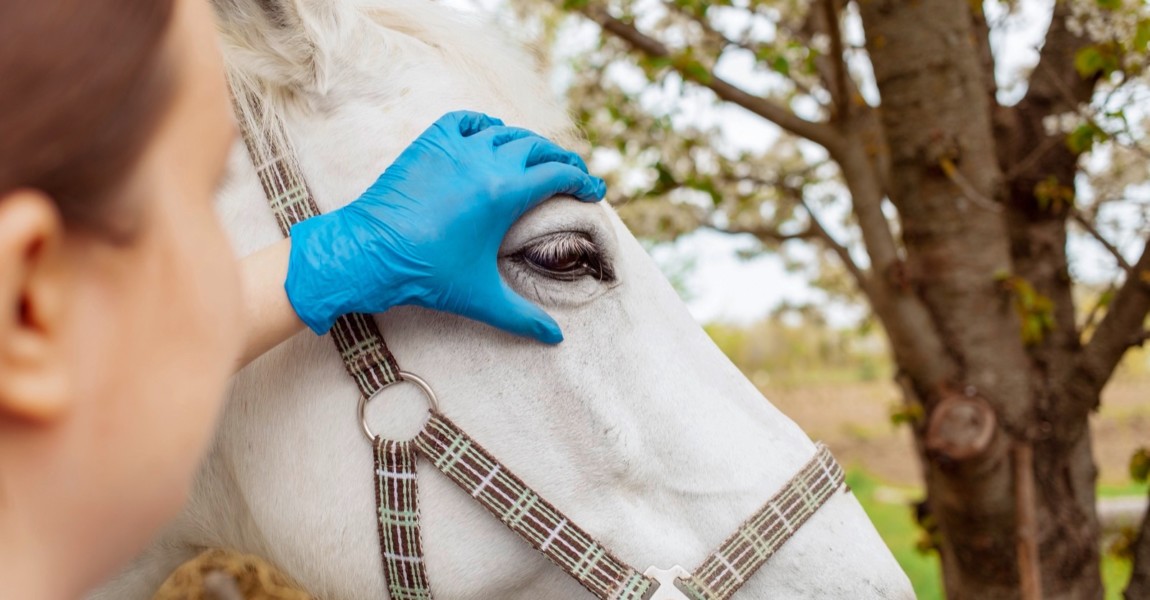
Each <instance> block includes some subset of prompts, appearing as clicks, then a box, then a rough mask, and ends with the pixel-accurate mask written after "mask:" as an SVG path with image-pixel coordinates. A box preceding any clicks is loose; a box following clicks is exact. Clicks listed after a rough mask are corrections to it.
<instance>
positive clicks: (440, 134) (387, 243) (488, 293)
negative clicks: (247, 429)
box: [284, 112, 606, 343]
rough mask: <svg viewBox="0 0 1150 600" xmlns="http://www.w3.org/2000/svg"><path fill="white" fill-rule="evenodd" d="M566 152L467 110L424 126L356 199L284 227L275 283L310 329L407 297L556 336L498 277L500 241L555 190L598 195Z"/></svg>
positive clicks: (599, 185) (554, 327)
mask: <svg viewBox="0 0 1150 600" xmlns="http://www.w3.org/2000/svg"><path fill="white" fill-rule="evenodd" d="M605 191H606V186H605V185H604V183H603V181H602V180H601V179H599V178H597V177H593V176H591V175H588V174H587V166H586V165H585V164H583V161H582V160H581V159H580V158H579V157H578V156H577V155H575V154H574V153H572V152H569V151H567V150H564V149H562V148H560V147H559V146H557V145H555V144H554V143H552V142H550V141H548V140H546V139H544V138H543V137H540V136H539V135H536V134H534V133H532V132H530V131H527V130H525V129H519V128H515V127H505V126H504V125H503V122H502V121H500V120H499V119H494V118H492V117H489V116H487V115H484V114H480V113H473V112H453V113H448V114H447V115H444V116H443V117H441V118H440V119H439V120H438V121H436V122H435V124H434V125H432V126H431V127H430V128H428V129H427V131H424V132H423V133H422V134H421V135H420V136H419V138H418V139H416V140H415V141H414V142H412V144H411V145H410V146H408V147H407V149H406V150H404V151H403V153H402V154H400V155H399V158H397V159H396V160H395V163H393V164H392V165H391V166H390V167H388V168H387V170H386V171H384V173H383V175H381V176H380V177H379V179H378V180H376V182H375V183H374V184H373V185H372V186H371V187H370V188H368V190H367V191H366V192H364V193H363V195H362V196H360V197H359V199H357V200H356V201H355V202H352V203H351V204H349V205H347V206H345V207H343V208H341V209H339V210H337V211H334V212H331V213H328V214H325V215H321V216H319V217H315V218H312V219H308V220H307V221H304V222H302V223H300V224H298V225H296V226H295V227H293V228H292V230H291V238H292V247H291V258H290V260H289V262H288V274H287V282H286V283H285V284H284V288H285V290H286V291H287V295H288V300H290V301H291V304H292V307H294V308H295V311H296V313H298V314H299V316H300V319H302V320H303V322H304V323H306V324H307V326H308V327H310V328H311V329H312V330H313V331H315V332H316V333H319V334H322V333H324V332H326V331H327V330H328V329H330V328H331V326H332V324H333V323H334V322H335V319H336V318H338V317H339V316H341V315H344V314H347V313H351V312H363V313H378V312H383V311H385V310H387V309H388V308H390V307H392V306H400V305H408V304H410V305H417V306H423V307H426V308H434V309H438V310H445V311H449V312H453V313H456V314H459V315H463V316H465V317H469V318H472V319H475V320H478V321H482V322H484V323H488V324H490V325H493V326H495V327H499V328H501V329H505V330H507V331H510V332H512V333H515V334H518V335H523V336H529V337H533V338H535V339H537V340H540V341H543V342H548V343H558V342H560V341H562V339H563V334H562V333H561V332H560V331H559V325H558V324H556V323H555V321H554V320H553V319H552V318H551V317H550V316H548V315H547V313H545V312H543V310H541V309H540V308H539V307H537V306H535V305H534V304H532V303H530V302H528V301H527V300H524V299H523V298H522V297H520V296H519V295H518V294H516V293H515V292H514V291H512V290H511V288H509V287H508V286H507V284H506V283H504V282H503V279H502V278H501V277H500V275H499V270H498V267H497V260H498V254H499V246H500V244H501V243H502V241H503V237H504V236H505V235H506V234H507V230H508V229H509V228H510V227H511V225H512V224H513V223H515V221H516V220H518V219H519V217H520V216H522V215H523V213H525V212H527V211H528V210H529V209H531V208H532V207H534V206H535V205H536V204H539V203H540V202H542V201H543V200H546V199H547V198H550V197H552V196H555V195H557V194H569V195H571V196H574V197H576V198H578V199H580V200H584V201H597V200H600V199H602V198H603V194H604V193H605Z"/></svg>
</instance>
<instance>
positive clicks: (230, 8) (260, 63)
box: [212, 0, 352, 92]
mask: <svg viewBox="0 0 1150 600" xmlns="http://www.w3.org/2000/svg"><path fill="white" fill-rule="evenodd" d="M212 5H213V6H214V7H215V11H216V16H217V18H218V22H219V28H220V32H221V34H222V37H223V42H224V53H225V56H226V57H227V59H228V62H229V63H230V66H231V67H232V68H233V69H238V70H240V71H242V72H243V73H244V74H245V76H247V77H250V78H255V79H259V80H262V81H261V82H262V83H263V84H264V85H267V86H270V87H282V88H296V91H299V90H300V89H307V88H310V90H311V91H319V92H323V91H326V89H327V87H328V83H329V81H330V79H331V75H332V64H331V62H332V60H331V57H332V56H333V55H334V54H335V52H336V51H337V50H338V48H339V46H340V45H341V44H343V43H344V41H345V40H346V38H347V33H348V30H349V29H350V25H351V23H352V18H351V9H350V8H349V7H348V6H347V3H346V2H341V1H340V0H212Z"/></svg>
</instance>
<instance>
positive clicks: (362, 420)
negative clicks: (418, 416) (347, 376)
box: [359, 371, 439, 442]
mask: <svg viewBox="0 0 1150 600" xmlns="http://www.w3.org/2000/svg"><path fill="white" fill-rule="evenodd" d="M399 376H400V377H401V379H397V380H396V381H394V382H392V383H389V384H387V385H385V386H383V387H382V388H380V389H379V391H378V392H376V393H375V394H373V395H372V396H371V397H370V398H369V397H367V396H360V397H359V425H360V427H363V433H364V434H365V435H366V436H367V439H368V440H370V441H372V442H374V441H375V433H373V432H372V431H371V426H370V425H368V424H367V403H368V402H370V401H371V400H373V399H374V398H375V397H376V396H379V395H380V394H382V393H383V391H384V390H386V389H387V388H389V387H391V386H393V385H396V384H400V383H410V384H412V385H414V386H415V387H417V388H419V390H420V391H421V392H423V396H424V397H425V398H427V408H428V410H433V411H436V412H439V399H438V398H436V397H435V392H434V391H432V389H431V386H430V385H429V384H428V383H427V382H426V381H424V380H423V378H422V377H420V376H418V375H416V374H414V373H408V372H407V371H400V372H399Z"/></svg>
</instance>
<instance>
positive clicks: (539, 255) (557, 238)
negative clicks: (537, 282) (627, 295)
mask: <svg viewBox="0 0 1150 600" xmlns="http://www.w3.org/2000/svg"><path fill="white" fill-rule="evenodd" d="M574 254H578V255H580V256H586V257H591V258H594V259H596V261H595V262H596V264H595V265H594V266H595V267H597V269H595V270H596V271H597V275H598V277H597V279H598V280H599V281H600V282H610V281H614V280H615V272H614V270H613V269H612V268H611V265H610V264H608V263H607V261H605V260H603V254H602V252H601V251H600V249H599V246H598V245H597V244H596V243H595V242H594V241H593V240H592V239H591V238H590V236H588V235H587V234H585V233H581V232H574V231H565V232H560V233H555V234H552V235H549V236H545V237H543V238H540V239H539V240H537V241H536V242H535V243H532V244H529V245H528V246H526V247H525V248H523V249H522V250H520V251H519V252H517V253H515V255H514V256H513V258H515V259H517V260H520V261H522V262H526V263H528V264H529V265H530V266H531V267H532V268H535V269H538V270H546V269H545V268H543V267H540V266H538V265H537V264H536V261H538V262H542V263H547V262H550V261H555V260H560V259H564V258H567V257H569V256H572V255H574ZM545 274H551V275H552V276H553V275H554V274H555V273H554V272H550V271H549V272H548V273H545Z"/></svg>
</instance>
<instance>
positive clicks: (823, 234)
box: [797, 196, 873, 299]
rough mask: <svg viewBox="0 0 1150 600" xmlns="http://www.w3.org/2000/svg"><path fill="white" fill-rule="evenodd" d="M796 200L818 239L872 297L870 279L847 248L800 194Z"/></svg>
mask: <svg viewBox="0 0 1150 600" xmlns="http://www.w3.org/2000/svg"><path fill="white" fill-rule="evenodd" d="M797 200H798V203H799V204H800V205H801V206H802V207H803V210H805V211H807V216H808V217H809V218H810V220H811V226H810V228H811V230H812V231H813V232H814V234H815V235H816V236H817V237H818V238H819V239H820V240H822V242H823V244H825V245H826V246H827V247H828V248H830V250H831V251H832V252H834V253H835V255H836V256H838V257H839V261H841V262H842V264H843V268H845V269H846V270H847V272H849V273H850V274H851V277H854V280H855V283H856V284H857V285H858V286H859V290H861V291H862V293H863V294H864V295H865V296H866V297H867V298H868V299H869V298H872V295H873V294H872V290H871V284H870V279H869V278H868V277H867V275H866V273H864V272H863V270H862V269H860V268H859V266H858V263H856V262H855V261H854V258H852V257H851V253H850V251H849V250H847V247H846V246H844V245H842V244H840V243H839V242H838V240H836V239H835V238H834V236H832V235H831V234H830V232H829V231H827V228H826V227H824V226H823V224H822V222H821V221H820V220H819V217H818V215H817V214H815V211H814V210H813V209H811V205H810V204H808V203H807V201H806V199H804V198H803V197H802V196H799V197H798V198H797Z"/></svg>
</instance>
